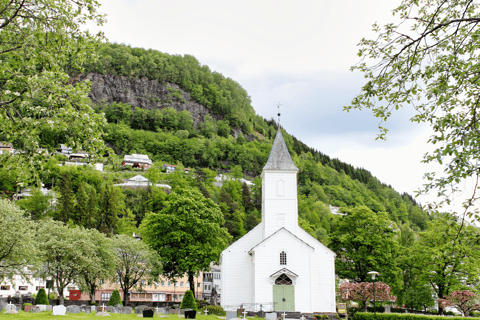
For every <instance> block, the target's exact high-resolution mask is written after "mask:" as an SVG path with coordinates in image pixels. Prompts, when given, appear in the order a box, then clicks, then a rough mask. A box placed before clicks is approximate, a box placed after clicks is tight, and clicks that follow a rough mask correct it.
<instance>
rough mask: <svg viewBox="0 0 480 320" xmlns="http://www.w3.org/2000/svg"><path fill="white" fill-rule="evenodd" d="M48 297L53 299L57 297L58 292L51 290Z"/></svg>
mask: <svg viewBox="0 0 480 320" xmlns="http://www.w3.org/2000/svg"><path fill="white" fill-rule="evenodd" d="M48 299H52V300H55V299H57V294H56V293H55V292H50V293H49V294H48Z"/></svg>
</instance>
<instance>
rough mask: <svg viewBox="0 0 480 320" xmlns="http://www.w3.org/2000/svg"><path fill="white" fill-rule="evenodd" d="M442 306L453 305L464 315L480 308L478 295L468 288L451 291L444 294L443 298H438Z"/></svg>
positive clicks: (466, 315)
mask: <svg viewBox="0 0 480 320" xmlns="http://www.w3.org/2000/svg"><path fill="white" fill-rule="evenodd" d="M438 304H439V305H440V306H441V307H442V308H445V307H455V308H457V309H458V310H460V311H462V313H463V316H464V317H468V315H469V314H470V312H471V311H473V310H478V309H480V304H479V303H478V296H477V295H476V294H475V293H473V292H472V291H470V290H463V291H453V292H452V293H450V294H449V295H447V296H445V299H438Z"/></svg>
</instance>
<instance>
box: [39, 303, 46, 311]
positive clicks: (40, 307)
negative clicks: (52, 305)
mask: <svg viewBox="0 0 480 320" xmlns="http://www.w3.org/2000/svg"><path fill="white" fill-rule="evenodd" d="M37 307H38V308H39V309H40V311H47V305H46V304H37Z"/></svg>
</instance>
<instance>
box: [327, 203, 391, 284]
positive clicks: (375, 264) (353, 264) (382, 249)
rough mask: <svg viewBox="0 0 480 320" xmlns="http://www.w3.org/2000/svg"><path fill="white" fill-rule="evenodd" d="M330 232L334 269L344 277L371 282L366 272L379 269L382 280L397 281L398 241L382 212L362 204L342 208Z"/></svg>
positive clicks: (389, 222)
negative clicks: (341, 214) (340, 214)
mask: <svg viewBox="0 0 480 320" xmlns="http://www.w3.org/2000/svg"><path fill="white" fill-rule="evenodd" d="M344 211H345V213H346V215H345V216H343V217H341V218H340V219H339V221H338V223H337V226H336V229H335V231H334V232H333V234H332V237H331V242H330V247H331V248H332V250H334V252H335V253H336V254H337V259H336V260H335V271H336V273H337V274H338V275H339V276H340V277H341V278H345V279H351V280H354V281H356V282H368V281H370V280H371V279H370V276H369V275H368V272H369V271H372V270H374V271H378V272H380V274H381V275H382V281H383V282H387V283H390V284H392V285H393V284H396V283H395V282H396V280H395V278H396V277H397V274H398V272H399V269H398V267H397V255H398V250H399V247H398V243H397V239H396V231H395V228H396V226H395V224H393V223H392V221H391V220H390V219H388V216H387V214H386V213H385V212H378V213H375V212H373V211H372V210H370V209H369V208H367V207H365V206H361V207H356V208H352V209H344Z"/></svg>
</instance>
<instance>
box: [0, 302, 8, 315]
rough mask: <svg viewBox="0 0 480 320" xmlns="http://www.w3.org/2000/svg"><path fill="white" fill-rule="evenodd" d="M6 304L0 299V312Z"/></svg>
mask: <svg viewBox="0 0 480 320" xmlns="http://www.w3.org/2000/svg"><path fill="white" fill-rule="evenodd" d="M6 305H7V304H6V303H5V302H3V301H0V312H2V311H3V309H5V306H6Z"/></svg>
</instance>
